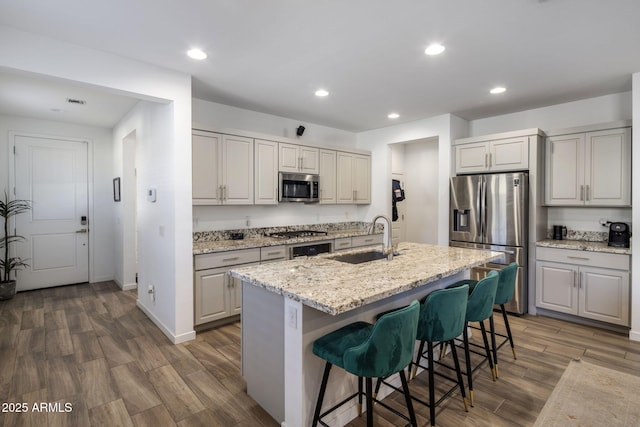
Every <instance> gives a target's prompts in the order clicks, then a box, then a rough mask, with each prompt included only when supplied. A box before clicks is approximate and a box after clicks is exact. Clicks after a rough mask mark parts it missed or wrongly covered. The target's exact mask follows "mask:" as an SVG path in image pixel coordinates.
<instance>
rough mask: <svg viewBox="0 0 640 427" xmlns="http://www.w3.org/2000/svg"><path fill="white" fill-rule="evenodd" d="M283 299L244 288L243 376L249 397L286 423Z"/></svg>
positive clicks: (264, 292)
mask: <svg viewBox="0 0 640 427" xmlns="http://www.w3.org/2000/svg"><path fill="white" fill-rule="evenodd" d="M284 351H285V345H284V297H283V296H282V295H277V294H274V293H272V292H269V291H266V290H264V289H262V288H258V287H255V286H253V285H250V284H247V283H244V282H243V284H242V350H241V353H242V376H243V377H244V379H245V380H246V382H247V394H248V395H249V396H251V397H252V398H253V399H254V400H255V401H256V402H258V404H260V406H261V407H262V408H264V409H265V410H266V411H267V412H268V413H269V415H271V416H272V417H273V418H274V419H276V420H277V421H278V422H282V421H284V389H285V387H284V379H285V373H284V369H285V366H284V364H285V357H284Z"/></svg>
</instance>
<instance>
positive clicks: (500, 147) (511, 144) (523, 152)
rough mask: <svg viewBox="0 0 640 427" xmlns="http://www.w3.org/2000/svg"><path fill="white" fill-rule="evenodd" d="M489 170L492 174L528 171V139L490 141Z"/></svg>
mask: <svg viewBox="0 0 640 427" xmlns="http://www.w3.org/2000/svg"><path fill="white" fill-rule="evenodd" d="M489 169H490V170H491V171H492V172H498V171H516V170H527V169H529V137H526V136H525V137H522V138H511V139H502V140H499V141H491V143H490V144H489Z"/></svg>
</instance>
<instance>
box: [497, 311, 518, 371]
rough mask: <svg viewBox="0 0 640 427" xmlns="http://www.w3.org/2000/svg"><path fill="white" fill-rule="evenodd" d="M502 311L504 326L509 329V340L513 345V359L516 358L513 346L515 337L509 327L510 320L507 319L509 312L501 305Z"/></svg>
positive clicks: (513, 346) (512, 346)
mask: <svg viewBox="0 0 640 427" xmlns="http://www.w3.org/2000/svg"><path fill="white" fill-rule="evenodd" d="M500 310H501V311H502V318H503V319H504V326H505V328H506V329H507V338H509V344H511V352H512V353H513V358H514V359H517V357H516V347H515V345H513V335H511V328H510V327H509V318H508V317H507V310H505V308H504V304H500Z"/></svg>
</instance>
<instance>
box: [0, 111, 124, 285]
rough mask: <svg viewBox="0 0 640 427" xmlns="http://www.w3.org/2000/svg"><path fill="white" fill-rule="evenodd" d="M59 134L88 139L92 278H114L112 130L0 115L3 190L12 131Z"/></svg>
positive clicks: (0, 165) (90, 275)
mask: <svg viewBox="0 0 640 427" xmlns="http://www.w3.org/2000/svg"><path fill="white" fill-rule="evenodd" d="M11 131H14V132H24V133H26V134H37V135H44V136H59V137H65V138H73V139H83V140H86V141H88V153H89V169H88V171H89V202H90V206H89V227H90V233H89V256H90V259H89V280H90V281H91V282H101V281H106V280H112V279H113V278H114V261H115V259H114V238H113V232H112V230H113V226H114V223H113V212H114V203H113V193H112V186H111V182H112V181H111V179H112V176H111V175H112V157H113V153H112V145H111V138H112V134H111V130H110V129H105V128H98V127H93V126H81V125H74V124H68V123H62V122H53V121H45V120H38V119H32V118H25V117H11V116H1V115H0V170H2V171H3V172H2V174H0V192H2V191H4V189H8V184H9V182H10V177H9V162H10V161H13V158H12V157H11V156H9V144H11V143H12V141H9V132H11Z"/></svg>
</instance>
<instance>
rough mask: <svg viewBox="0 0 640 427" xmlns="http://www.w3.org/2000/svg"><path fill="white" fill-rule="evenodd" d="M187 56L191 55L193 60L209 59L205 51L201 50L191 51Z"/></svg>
mask: <svg viewBox="0 0 640 427" xmlns="http://www.w3.org/2000/svg"><path fill="white" fill-rule="evenodd" d="M187 55H189V58H192V59H206V58H207V54H206V53H204V52H203V51H201V50H200V49H191V50H190V51H188V52H187Z"/></svg>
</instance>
